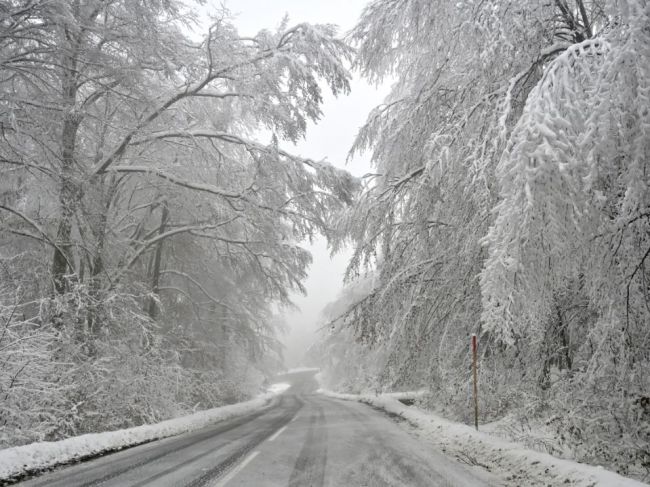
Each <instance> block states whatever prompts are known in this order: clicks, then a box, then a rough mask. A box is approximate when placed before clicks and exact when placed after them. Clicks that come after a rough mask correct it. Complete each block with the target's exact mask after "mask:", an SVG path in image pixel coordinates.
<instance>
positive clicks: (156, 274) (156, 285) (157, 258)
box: [148, 202, 169, 320]
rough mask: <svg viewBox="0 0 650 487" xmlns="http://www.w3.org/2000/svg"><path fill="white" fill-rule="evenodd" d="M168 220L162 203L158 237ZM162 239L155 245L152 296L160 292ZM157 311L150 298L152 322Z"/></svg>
mask: <svg viewBox="0 0 650 487" xmlns="http://www.w3.org/2000/svg"><path fill="white" fill-rule="evenodd" d="M168 218H169V209H168V208H167V204H166V203H165V202H163V203H162V214H161V215H160V227H159V228H158V235H162V234H163V233H165V227H166V226H167V219H168ZM163 242H164V239H163V240H161V241H160V242H158V243H157V244H156V252H155V254H154V259H153V270H152V278H151V292H152V293H153V294H158V292H159V290H160V262H161V260H162V250H163ZM157 311H158V306H157V305H156V300H155V298H154V297H153V296H152V297H151V298H150V299H149V310H148V313H149V317H150V318H151V319H152V320H155V319H156V315H157Z"/></svg>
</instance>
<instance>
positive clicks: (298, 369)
mask: <svg viewBox="0 0 650 487" xmlns="http://www.w3.org/2000/svg"><path fill="white" fill-rule="evenodd" d="M318 371H320V369H319V368H318V367H294V368H293V369H289V370H287V371H286V372H284V373H283V374H281V375H284V374H297V373H300V372H318Z"/></svg>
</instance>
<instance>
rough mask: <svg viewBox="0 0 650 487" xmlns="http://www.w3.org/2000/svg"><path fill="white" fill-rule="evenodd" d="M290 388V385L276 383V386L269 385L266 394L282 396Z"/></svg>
mask: <svg viewBox="0 0 650 487" xmlns="http://www.w3.org/2000/svg"><path fill="white" fill-rule="evenodd" d="M290 387H291V384H288V383H287V382H278V383H276V384H271V385H270V386H269V387H267V389H266V392H270V393H272V394H282V393H283V392H284V391H286V390H287V389H289V388H290Z"/></svg>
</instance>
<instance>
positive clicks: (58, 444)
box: [0, 388, 282, 484]
mask: <svg viewBox="0 0 650 487" xmlns="http://www.w3.org/2000/svg"><path fill="white" fill-rule="evenodd" d="M279 389H282V388H279ZM280 392H282V390H270V391H269V392H268V393H266V394H262V395H260V396H258V397H256V398H255V399H251V400H250V401H246V402H241V403H237V404H230V405H228V406H222V407H218V408H214V409H207V410H205V411H199V412H196V413H194V414H190V415H188V416H181V417H179V418H173V419H168V420H166V421H162V422H160V423H155V424H145V425H142V426H136V427H134V428H127V429H123V430H117V431H107V432H103V433H89V434H85V435H81V436H75V437H72V438H66V439H65V440H60V441H43V442H38V443H31V444H29V445H23V446H17V447H13V448H7V449H4V450H0V484H1V483H2V482H7V481H11V480H12V479H17V478H21V477H23V476H25V475H29V474H33V473H37V472H40V471H44V470H47V469H50V468H53V467H56V466H58V465H63V464H67V463H73V462H77V461H81V460H84V459H88V458H92V457H94V456H97V455H100V454H102V453H108V452H112V451H116V450H122V449H124V448H127V447H131V446H136V445H139V444H142V443H147V442H150V441H154V440H159V439H162V438H167V437H169V436H176V435H180V434H182V433H188V432H191V431H196V430H198V429H201V428H204V427H206V426H208V425H211V424H214V423H219V422H221V421H225V420H228V419H232V418H236V417H240V416H245V415H246V414H250V413H253V412H255V411H259V410H261V409H264V408H265V407H268V406H270V405H271V404H273V403H274V402H275V398H276V396H277V394H278V393H280Z"/></svg>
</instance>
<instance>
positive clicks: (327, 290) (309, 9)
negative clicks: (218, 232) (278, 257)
mask: <svg viewBox="0 0 650 487" xmlns="http://www.w3.org/2000/svg"><path fill="white" fill-rule="evenodd" d="M366 3H367V2H366V0H334V1H327V2H324V1H320V0H310V1H305V0H275V1H273V2H269V1H266V0H236V1H230V2H227V3H226V6H227V8H229V9H230V10H231V12H232V13H233V14H235V15H236V20H235V24H236V25H237V27H238V29H239V31H240V33H242V34H243V35H253V34H255V33H256V32H258V31H259V30H261V29H265V28H272V27H274V26H276V25H277V24H279V23H280V21H281V20H282V18H283V17H284V16H285V14H286V15H288V16H289V20H290V23H291V24H293V23H299V22H311V23H333V24H337V25H339V26H340V27H341V29H342V32H345V31H347V30H349V29H351V28H352V27H353V26H354V23H355V22H356V20H357V18H358V16H359V14H360V12H361V10H362V9H363V6H364V5H365V4H366ZM386 93H387V88H386V87H379V88H376V87H374V86H370V85H368V84H367V83H365V82H364V81H363V80H361V79H359V78H358V77H357V76H355V79H354V80H353V83H352V92H351V94H350V95H349V96H343V97H340V98H338V99H337V98H334V97H333V96H332V95H331V94H329V93H325V103H324V105H323V117H322V120H321V121H320V122H319V123H318V124H310V126H309V129H308V131H307V137H306V139H305V140H304V141H302V142H301V143H299V144H298V145H297V146H296V147H295V148H293V149H292V150H293V152H296V153H298V154H299V155H301V156H305V157H309V158H312V159H316V160H321V159H327V160H328V161H329V162H331V163H332V164H335V165H336V166H339V167H345V168H346V169H347V170H348V171H350V172H351V173H352V174H354V175H356V176H363V175H364V174H366V173H367V172H368V171H369V169H370V165H369V162H368V157H365V156H362V157H355V158H354V159H353V160H351V161H350V162H349V163H347V164H346V158H347V153H348V151H349V148H350V147H351V145H352V142H353V141H354V137H355V136H356V134H357V131H358V129H359V128H360V127H361V126H362V125H363V123H364V122H365V119H366V117H367V115H368V113H369V111H370V110H371V109H372V108H373V107H375V106H376V105H378V104H379V103H381V101H382V99H383V97H384V96H385V94H386ZM304 246H305V248H307V249H308V250H309V251H310V252H311V253H312V255H313V259H314V261H313V264H312V265H311V267H310V270H309V277H308V279H307V281H306V282H305V288H306V290H307V294H306V295H305V296H303V295H301V294H296V295H294V296H293V301H294V303H295V304H296V306H297V309H295V310H291V309H289V310H285V312H284V320H285V323H286V325H287V332H286V334H285V335H284V336H283V337H282V340H283V342H284V344H285V346H286V351H285V362H286V365H287V366H288V367H294V366H298V365H307V364H308V360H307V361H306V362H305V360H303V359H304V358H305V357H304V354H305V351H306V349H307V348H308V347H309V345H310V344H311V343H313V341H314V340H315V338H316V330H317V329H318V327H319V322H320V319H319V315H320V311H321V310H322V309H323V307H324V306H325V305H326V304H327V303H329V302H330V301H332V300H333V299H335V298H336V297H337V296H338V294H339V293H340V292H341V289H342V282H343V276H344V274H345V268H346V265H347V262H348V259H349V257H350V251H344V252H340V253H338V254H337V255H335V256H330V252H329V250H328V249H327V243H326V242H325V240H324V239H323V238H317V239H316V240H315V241H314V242H313V244H310V243H309V242H305V243H304ZM303 362H304V363H303Z"/></svg>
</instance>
